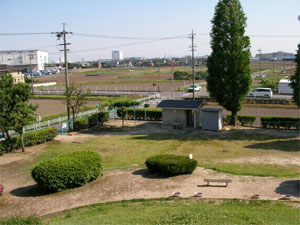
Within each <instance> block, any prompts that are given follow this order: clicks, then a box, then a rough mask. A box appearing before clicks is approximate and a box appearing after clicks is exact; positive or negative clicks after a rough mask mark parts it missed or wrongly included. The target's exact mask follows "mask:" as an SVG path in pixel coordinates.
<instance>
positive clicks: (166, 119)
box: [162, 109, 187, 127]
mask: <svg viewBox="0 0 300 225" xmlns="http://www.w3.org/2000/svg"><path fill="white" fill-rule="evenodd" d="M162 120H163V126H172V127H173V125H174V124H179V126H181V127H186V123H187V114H186V111H185V110H182V109H163V110H162Z"/></svg>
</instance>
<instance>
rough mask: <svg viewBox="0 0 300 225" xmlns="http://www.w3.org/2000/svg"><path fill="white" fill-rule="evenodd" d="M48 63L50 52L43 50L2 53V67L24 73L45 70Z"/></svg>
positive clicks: (0, 61)
mask: <svg viewBox="0 0 300 225" xmlns="http://www.w3.org/2000/svg"><path fill="white" fill-rule="evenodd" d="M47 63H48V52H47V51H42V50H11V51H0V67H2V68H4V67H5V66H9V67H11V68H13V70H19V71H23V72H28V71H30V64H31V66H32V71H38V70H44V69H45V64H47Z"/></svg>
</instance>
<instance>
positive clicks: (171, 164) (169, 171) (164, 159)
mask: <svg viewBox="0 0 300 225" xmlns="http://www.w3.org/2000/svg"><path fill="white" fill-rule="evenodd" d="M145 164H146V166H147V168H148V169H149V170H150V171H151V172H154V173H160V174H163V175H171V176H173V175H180V174H191V173H192V172H193V171H194V170H195V169H196V167H197V161H196V160H194V159H190V158H189V157H185V156H178V155H155V156H151V157H149V158H147V159H146V162H145Z"/></svg>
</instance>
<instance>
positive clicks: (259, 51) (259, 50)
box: [257, 48, 261, 75]
mask: <svg viewBox="0 0 300 225" xmlns="http://www.w3.org/2000/svg"><path fill="white" fill-rule="evenodd" d="M257 51H258V53H259V58H258V72H259V75H261V74H260V60H261V48H260V49H258V50H257Z"/></svg>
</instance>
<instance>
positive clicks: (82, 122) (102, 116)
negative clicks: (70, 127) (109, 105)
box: [74, 112, 109, 130]
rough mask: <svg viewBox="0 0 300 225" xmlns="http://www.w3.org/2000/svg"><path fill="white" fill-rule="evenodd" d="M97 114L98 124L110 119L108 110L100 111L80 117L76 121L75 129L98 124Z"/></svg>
mask: <svg viewBox="0 0 300 225" xmlns="http://www.w3.org/2000/svg"><path fill="white" fill-rule="evenodd" d="M97 116H98V125H100V126H102V125H103V123H104V122H105V121H108V120H109V113H108V112H99V113H97V114H93V115H91V116H89V117H84V118H81V119H78V120H76V121H75V123H74V130H82V129H88V128H89V127H93V126H96V125H97Z"/></svg>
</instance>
